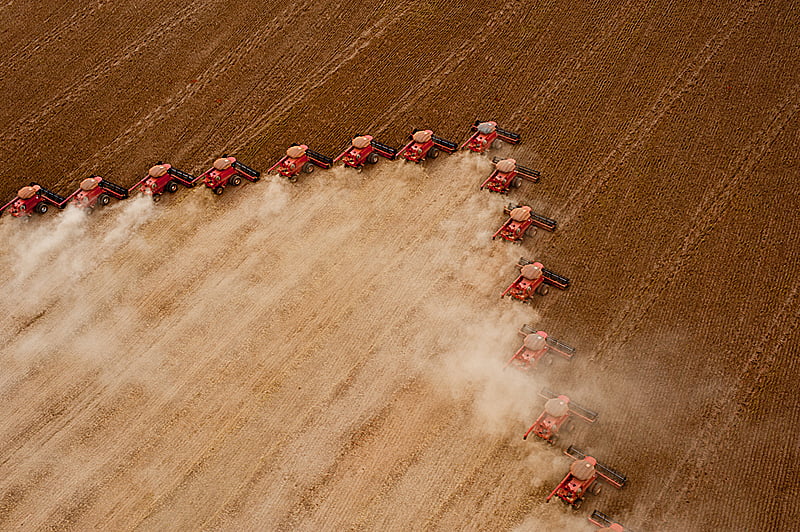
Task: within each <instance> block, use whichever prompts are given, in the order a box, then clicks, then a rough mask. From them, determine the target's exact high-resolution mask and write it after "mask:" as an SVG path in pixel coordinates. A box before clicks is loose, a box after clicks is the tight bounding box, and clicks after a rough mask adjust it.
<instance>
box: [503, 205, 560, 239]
mask: <svg viewBox="0 0 800 532" xmlns="http://www.w3.org/2000/svg"><path fill="white" fill-rule="evenodd" d="M503 214H505V215H506V216H508V219H507V220H506V222H505V223H504V224H503V225H502V226H501V227H500V229H498V230H497V232H495V234H493V235H492V240H494V239H495V238H497V237H498V236H499V237H500V238H502V239H503V240H508V241H509V242H514V243H515V244H521V243H522V239H523V238H524V237H526V236H531V235H532V234H533V233H534V231H536V227H539V228H541V229H544V230H545V231H550V232H553V231H555V230H556V225H557V222H556V221H555V220H551V219H550V218H548V217H546V216H542V215H541V214H536V213H535V212H533V209H531V207H530V206H528V205H515V204H513V203H509V204H508V205H507V206H506V207H505V208H504V209H503ZM534 226H536V227H534Z"/></svg>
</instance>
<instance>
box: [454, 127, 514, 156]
mask: <svg viewBox="0 0 800 532" xmlns="http://www.w3.org/2000/svg"><path fill="white" fill-rule="evenodd" d="M471 132H472V135H471V136H470V138H468V139H467V140H466V142H464V144H462V145H461V149H464V148H467V149H468V150H470V151H474V152H476V153H485V152H486V150H490V149H492V148H499V147H500V145H501V144H502V143H503V142H507V143H508V144H517V143H519V140H520V137H519V135H518V134H517V133H512V132H511V131H508V130H505V129H502V128H499V127H497V122H493V121H488V122H481V121H480V120H476V121H475V123H474V124H472V129H471Z"/></svg>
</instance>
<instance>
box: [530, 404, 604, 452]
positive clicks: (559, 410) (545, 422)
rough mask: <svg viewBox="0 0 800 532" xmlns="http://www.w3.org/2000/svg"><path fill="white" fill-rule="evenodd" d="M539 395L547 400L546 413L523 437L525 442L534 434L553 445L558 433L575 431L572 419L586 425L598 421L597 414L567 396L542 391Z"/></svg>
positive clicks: (540, 416) (541, 415) (544, 412)
mask: <svg viewBox="0 0 800 532" xmlns="http://www.w3.org/2000/svg"><path fill="white" fill-rule="evenodd" d="M539 395H541V396H542V397H544V398H545V399H547V402H545V404H544V411H543V412H542V413H541V414H540V415H539V417H538V418H536V421H534V423H533V425H531V428H529V429H528V431H527V432H526V433H525V435H524V436H522V439H523V440H527V439H528V435H530V434H531V433H533V434H534V435H535V436H538V437H539V438H541V439H543V440H544V441H546V442H547V443H549V444H551V445H553V444H554V443H556V441H557V440H558V433H559V432H561V431H562V430H563V431H564V432H571V431H572V429H573V423H572V418H573V417H577V418H578V419H581V420H583V421H585V422H586V423H594V422H595V421H596V420H597V416H598V414H597V412H593V411H591V410H589V409H588V408H584V407H582V406H580V405H579V404H577V403H575V402H574V401H571V400H570V398H569V397H567V396H566V395H558V394H556V393H554V392H551V391H549V390H542V391H541V392H539Z"/></svg>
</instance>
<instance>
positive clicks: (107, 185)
mask: <svg viewBox="0 0 800 532" xmlns="http://www.w3.org/2000/svg"><path fill="white" fill-rule="evenodd" d="M129 195H130V191H129V190H128V189H127V188H125V187H121V186H119V185H116V184H114V183H112V182H111V181H107V180H105V179H103V178H102V177H100V176H99V175H91V176H89V177H87V178H86V179H84V180H83V181H81V184H80V186H79V187H78V190H76V191H75V192H73V193H72V194H70V195H69V196H68V197H67V199H68V200H69V204H70V205H74V206H75V207H78V208H79V209H87V210H88V211H89V212H94V209H95V208H97V206H98V205H99V206H101V207H105V206H106V205H108V204H109V203H111V198H112V197H113V198H116V199H118V200H124V199H128V197H129Z"/></svg>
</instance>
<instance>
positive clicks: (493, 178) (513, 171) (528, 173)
mask: <svg viewBox="0 0 800 532" xmlns="http://www.w3.org/2000/svg"><path fill="white" fill-rule="evenodd" d="M492 163H494V171H493V172H492V173H491V174H490V175H489V177H488V178H487V179H486V181H484V182H483V183H482V184H481V190H483V189H484V188H488V189H489V190H491V191H492V192H499V193H500V194H508V192H509V191H510V190H511V188H519V187H520V186H522V180H523V179H524V180H527V181H530V182H532V183H537V182H538V181H539V178H540V177H541V174H540V173H539V171H538V170H533V169H531V168H528V167H527V166H522V165H520V164H517V161H516V160H515V159H501V158H500V157H494V158H493V159H492Z"/></svg>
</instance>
